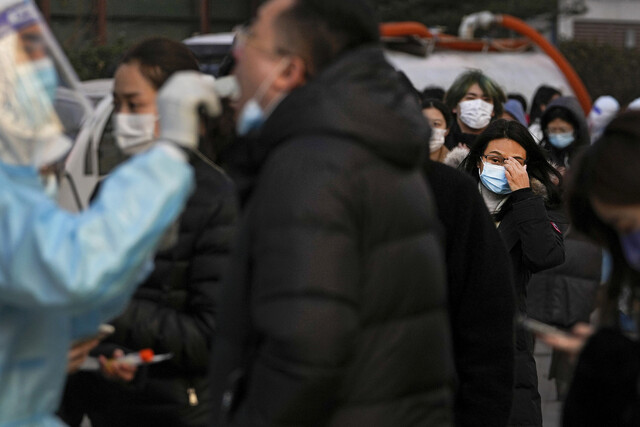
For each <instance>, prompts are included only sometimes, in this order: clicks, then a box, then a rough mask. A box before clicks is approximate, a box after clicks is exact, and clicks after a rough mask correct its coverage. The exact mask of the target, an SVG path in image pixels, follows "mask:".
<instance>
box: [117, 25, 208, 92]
mask: <svg viewBox="0 0 640 427" xmlns="http://www.w3.org/2000/svg"><path fill="white" fill-rule="evenodd" d="M134 62H136V63H138V64H139V65H140V73H141V74H142V75H143V76H144V77H145V78H146V79H147V80H149V82H150V83H151V84H152V85H153V87H154V88H155V89H156V90H158V89H160V87H162V85H163V84H164V82H166V81H167V79H168V78H169V77H170V76H171V75H172V74H173V73H175V72H176V71H183V70H194V71H199V68H198V61H197V60H196V58H195V56H194V55H193V53H192V52H191V51H190V50H189V48H188V47H186V46H185V45H184V44H182V43H180V42H177V41H174V40H171V39H168V38H165V37H154V38H151V39H147V40H144V41H142V42H140V43H138V44H136V45H135V46H133V47H132V48H131V49H129V50H128V51H127V52H126V53H125V54H124V56H123V58H122V60H121V61H120V64H131V63H134Z"/></svg>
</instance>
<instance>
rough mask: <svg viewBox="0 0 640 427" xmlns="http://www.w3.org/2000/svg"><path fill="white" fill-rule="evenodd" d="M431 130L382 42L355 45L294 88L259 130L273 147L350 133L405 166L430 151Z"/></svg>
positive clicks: (346, 136)
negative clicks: (299, 139) (296, 139)
mask: <svg viewBox="0 0 640 427" xmlns="http://www.w3.org/2000/svg"><path fill="white" fill-rule="evenodd" d="M430 134H431V131H430V128H429V124H428V122H427V120H426V119H425V118H424V116H423V115H422V111H421V109H420V106H419V105H418V102H417V100H416V98H415V96H414V94H413V93H411V91H410V90H409V88H408V87H407V86H406V84H403V82H402V81H401V78H400V75H399V74H398V72H397V71H396V70H395V69H394V68H393V67H392V66H391V65H390V64H389V63H388V62H387V60H386V59H385V57H384V54H383V52H382V49H381V48H380V47H378V46H367V47H363V48H359V49H357V50H354V51H351V52H349V53H347V54H345V55H343V56H342V57H341V58H339V59H338V60H337V61H336V62H335V63H334V64H332V65H330V66H329V67H327V68H326V69H324V70H322V71H321V72H320V73H319V74H318V75H317V76H316V77H315V78H313V79H312V80H311V81H310V82H308V83H307V84H305V85H304V86H302V87H300V88H297V89H295V90H294V91H292V92H291V93H290V94H289V95H288V96H287V97H285V98H284V99H283V100H282V102H281V103H280V104H279V105H278V106H277V107H276V108H275V110H274V111H273V113H272V114H271V115H270V116H269V118H268V119H267V121H266V123H265V124H264V127H263V129H262V131H261V132H260V140H261V141H260V144H261V145H262V144H265V146H267V147H274V146H275V145H277V144H278V143H280V142H282V141H284V140H287V139H289V138H293V137H298V136H303V135H334V136H338V137H345V138H348V139H352V140H354V141H356V142H357V143H359V144H362V145H363V146H365V147H366V148H367V149H369V150H370V151H372V152H373V153H375V154H376V155H377V156H379V157H381V158H383V159H385V160H387V161H389V162H391V163H393V164H395V165H397V166H400V167H405V168H413V167H417V166H419V165H420V164H421V161H422V158H423V157H424V156H425V155H426V152H427V147H428V143H429V137H430Z"/></svg>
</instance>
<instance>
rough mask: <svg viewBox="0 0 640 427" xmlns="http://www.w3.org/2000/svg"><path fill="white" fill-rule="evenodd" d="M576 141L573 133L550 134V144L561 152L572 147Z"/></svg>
mask: <svg viewBox="0 0 640 427" xmlns="http://www.w3.org/2000/svg"><path fill="white" fill-rule="evenodd" d="M574 139H575V137H574V136H573V132H565V133H550V134H549V143H551V145H553V146H554V147H556V148H557V149H559V150H562V149H563V148H567V147H568V146H570V145H571V143H572V142H573V140H574Z"/></svg>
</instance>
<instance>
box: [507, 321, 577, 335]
mask: <svg viewBox="0 0 640 427" xmlns="http://www.w3.org/2000/svg"><path fill="white" fill-rule="evenodd" d="M518 323H519V324H520V325H521V326H522V327H523V328H525V329H526V330H528V331H531V332H534V333H537V334H544V335H561V336H565V337H569V336H571V334H570V333H569V332H567V331H565V330H562V329H560V328H556V327H555V326H551V325H548V324H546V323H543V322H540V321H538V320H535V319H531V318H529V317H524V316H522V317H520V318H519V319H518Z"/></svg>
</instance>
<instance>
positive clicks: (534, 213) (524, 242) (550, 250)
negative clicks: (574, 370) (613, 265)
mask: <svg viewBox="0 0 640 427" xmlns="http://www.w3.org/2000/svg"><path fill="white" fill-rule="evenodd" d="M501 212H502V215H501V217H502V221H501V222H500V225H499V226H498V231H499V232H500V235H501V236H502V239H503V241H504V243H505V245H506V247H507V250H508V251H509V254H510V255H511V265H512V267H513V274H514V285H515V290H516V300H517V311H518V313H520V314H526V313H527V285H528V283H529V279H530V278H531V275H532V273H537V272H539V271H542V270H545V269H549V268H552V267H555V266H557V265H560V264H562V263H563V262H564V243H563V236H562V233H561V231H560V229H559V228H558V226H557V225H556V224H555V223H553V222H552V221H551V220H550V219H549V216H548V214H547V210H546V208H545V202H544V199H543V198H542V197H541V196H538V195H535V194H534V193H533V191H532V190H531V189H529V188H525V189H521V190H518V191H514V192H513V193H511V195H510V196H509V199H508V200H507V202H506V203H505V205H504V206H503V207H502V209H501ZM533 345H534V340H533V336H532V335H531V333H529V332H527V331H525V330H524V329H522V328H518V329H517V331H516V376H515V392H514V396H513V406H512V409H511V417H510V420H509V425H511V426H541V425H542V410H541V402H540V394H539V393H538V376H537V372H536V363H535V360H534V358H533Z"/></svg>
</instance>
